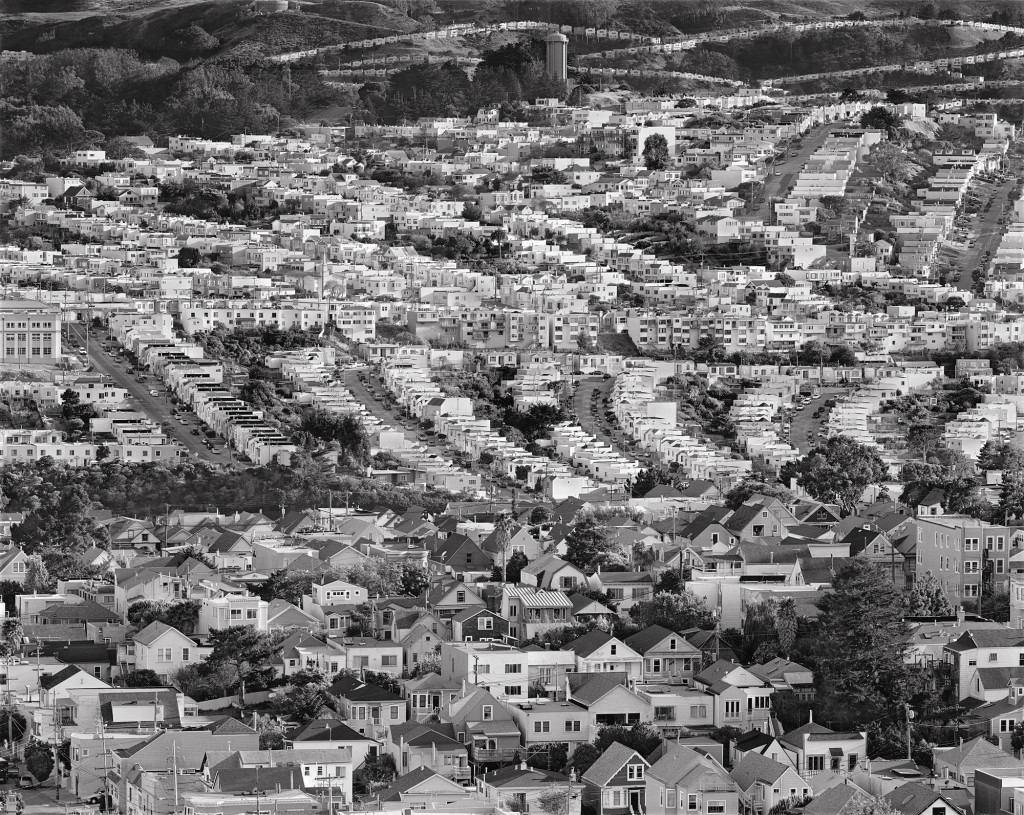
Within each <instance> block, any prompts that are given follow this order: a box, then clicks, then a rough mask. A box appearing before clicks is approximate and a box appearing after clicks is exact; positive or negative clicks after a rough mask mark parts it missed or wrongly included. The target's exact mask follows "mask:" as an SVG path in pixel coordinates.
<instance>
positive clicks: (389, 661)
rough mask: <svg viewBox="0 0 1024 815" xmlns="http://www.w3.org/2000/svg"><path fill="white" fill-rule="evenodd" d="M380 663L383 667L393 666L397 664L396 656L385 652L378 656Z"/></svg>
mask: <svg viewBox="0 0 1024 815" xmlns="http://www.w3.org/2000/svg"><path fill="white" fill-rule="evenodd" d="M380 664H381V665H382V666H383V667H385V668H394V667H395V666H397V665H398V657H397V656H395V655H394V654H385V655H384V656H382V657H381V658H380Z"/></svg>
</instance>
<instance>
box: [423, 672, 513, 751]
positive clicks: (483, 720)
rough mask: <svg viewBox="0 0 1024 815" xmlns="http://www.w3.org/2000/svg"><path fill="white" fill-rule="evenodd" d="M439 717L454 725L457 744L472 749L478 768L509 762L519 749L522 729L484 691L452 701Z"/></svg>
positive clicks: (474, 691)
mask: <svg viewBox="0 0 1024 815" xmlns="http://www.w3.org/2000/svg"><path fill="white" fill-rule="evenodd" d="M440 715H441V721H442V722H449V723H451V724H452V725H454V728H455V739H456V741H459V742H462V743H464V744H466V745H467V746H468V747H469V757H470V760H471V761H472V762H473V763H474V764H476V765H477V767H480V765H490V764H501V763H503V762H508V761H509V760H510V759H511V758H512V757H513V756H514V755H515V754H516V753H517V752H518V751H519V750H520V735H519V727H518V726H517V725H516V723H515V720H514V719H513V718H512V714H511V713H510V712H509V711H508V709H507V708H506V707H505V705H503V704H501V703H500V702H499V701H498V700H497V699H496V698H495V697H494V696H493V695H492V694H490V693H488V692H487V691H486V690H484V689H483V688H476V689H475V690H473V689H470V690H469V692H468V693H467V694H466V695H465V696H463V697H462V698H461V699H453V700H452V701H451V702H449V703H448V706H447V707H446V708H445V709H444V710H442V711H441V714H440Z"/></svg>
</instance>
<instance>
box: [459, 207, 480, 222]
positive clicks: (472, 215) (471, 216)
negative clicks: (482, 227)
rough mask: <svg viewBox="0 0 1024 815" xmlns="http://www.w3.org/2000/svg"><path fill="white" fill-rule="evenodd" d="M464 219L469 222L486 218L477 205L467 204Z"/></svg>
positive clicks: (463, 213) (463, 211)
mask: <svg viewBox="0 0 1024 815" xmlns="http://www.w3.org/2000/svg"><path fill="white" fill-rule="evenodd" d="M462 217H463V218H464V219H465V220H467V221H480V219H481V218H483V217H484V211H483V210H482V209H480V207H479V206H477V205H476V204H471V203H467V204H466V205H465V206H463V207H462Z"/></svg>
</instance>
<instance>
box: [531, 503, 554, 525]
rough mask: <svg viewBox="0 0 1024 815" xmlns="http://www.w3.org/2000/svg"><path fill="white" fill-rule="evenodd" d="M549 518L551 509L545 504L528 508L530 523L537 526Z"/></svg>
mask: <svg viewBox="0 0 1024 815" xmlns="http://www.w3.org/2000/svg"><path fill="white" fill-rule="evenodd" d="M550 519H551V510H550V509H548V508H547V507H545V506H536V507H534V508H533V509H532V510H530V524H531V525H533V526H537V525H539V524H542V523H545V522H547V521H548V520H550Z"/></svg>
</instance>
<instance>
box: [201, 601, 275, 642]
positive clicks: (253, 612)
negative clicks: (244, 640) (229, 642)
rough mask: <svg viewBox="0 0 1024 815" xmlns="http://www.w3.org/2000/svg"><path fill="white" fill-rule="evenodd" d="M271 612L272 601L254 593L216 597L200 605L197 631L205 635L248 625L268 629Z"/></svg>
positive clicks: (258, 628)
mask: <svg viewBox="0 0 1024 815" xmlns="http://www.w3.org/2000/svg"><path fill="white" fill-rule="evenodd" d="M269 612H270V603H268V602H267V601H266V600H261V599H260V598H259V597H254V596H252V595H247V594H235V595H228V596H225V597H214V598H211V599H208V600H206V601H205V602H204V603H203V604H202V605H201V606H200V607H199V625H198V626H197V628H196V633H197V634H199V635H201V636H204V637H205V636H209V634H210V632H211V631H218V630H221V629H225V628H244V627H247V626H252V627H254V628H256V629H257V630H259V631H266V630H267V617H268V614H269Z"/></svg>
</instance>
